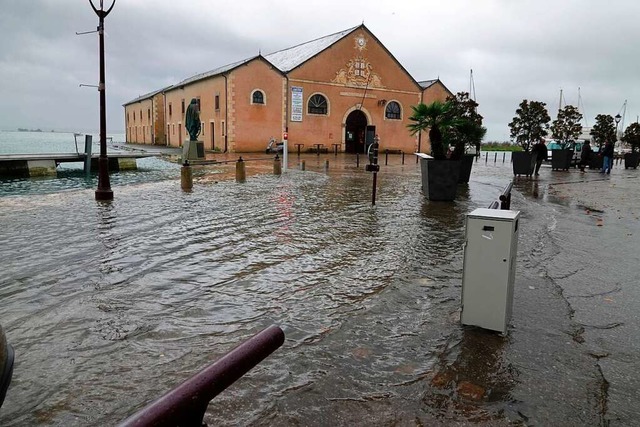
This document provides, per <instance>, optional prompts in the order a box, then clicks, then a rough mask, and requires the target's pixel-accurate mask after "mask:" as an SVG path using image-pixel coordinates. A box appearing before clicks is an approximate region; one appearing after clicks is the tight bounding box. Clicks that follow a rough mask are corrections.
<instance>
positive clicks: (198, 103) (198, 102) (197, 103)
mask: <svg viewBox="0 0 640 427" xmlns="http://www.w3.org/2000/svg"><path fill="white" fill-rule="evenodd" d="M196 105H197V106H198V111H200V97H197V98H196Z"/></svg>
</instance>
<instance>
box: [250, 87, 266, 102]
mask: <svg viewBox="0 0 640 427" xmlns="http://www.w3.org/2000/svg"><path fill="white" fill-rule="evenodd" d="M251 103H252V104H264V93H262V91H261V90H256V91H254V92H253V95H252V96H251Z"/></svg>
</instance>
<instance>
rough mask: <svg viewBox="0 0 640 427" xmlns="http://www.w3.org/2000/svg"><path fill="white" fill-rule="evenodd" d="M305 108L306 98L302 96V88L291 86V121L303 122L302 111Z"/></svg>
mask: <svg viewBox="0 0 640 427" xmlns="http://www.w3.org/2000/svg"><path fill="white" fill-rule="evenodd" d="M303 109H304V100H303V96H302V88H301V87H298V86H291V121H292V122H301V121H302V111H303Z"/></svg>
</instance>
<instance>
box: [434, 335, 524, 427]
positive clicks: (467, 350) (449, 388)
mask: <svg viewBox="0 0 640 427" xmlns="http://www.w3.org/2000/svg"><path fill="white" fill-rule="evenodd" d="M506 340H507V338H505V337H503V336H501V335H499V334H496V333H493V332H490V331H485V330H482V329H479V328H465V329H464V330H463V332H462V339H461V341H459V342H457V343H456V345H455V346H454V347H453V348H450V349H448V351H446V352H444V353H443V354H442V355H441V360H440V363H439V367H438V370H437V371H436V373H435V374H434V375H433V376H432V378H431V383H430V385H431V387H429V388H428V389H427V391H426V393H425V396H424V398H423V400H424V402H425V404H426V405H427V406H428V407H429V408H431V410H432V411H434V413H435V414H436V415H437V416H438V418H440V419H447V418H449V419H459V418H462V419H468V420H472V421H474V422H484V423H487V422H492V421H493V422H495V421H496V419H497V418H498V419H500V418H502V417H503V416H504V414H502V413H501V412H502V411H499V410H498V411H496V410H495V408H492V406H491V403H492V402H497V403H498V406H499V407H500V409H503V410H504V408H502V403H503V402H509V400H510V397H509V393H510V390H511V389H512V388H513V386H514V385H515V380H516V377H517V372H516V370H515V368H514V367H513V366H511V365H506V366H505V365H504V363H503V360H504V357H503V354H502V353H503V350H504V346H505V341H506ZM453 356H455V360H453V361H450V360H448V358H449V357H453ZM507 410H508V409H507Z"/></svg>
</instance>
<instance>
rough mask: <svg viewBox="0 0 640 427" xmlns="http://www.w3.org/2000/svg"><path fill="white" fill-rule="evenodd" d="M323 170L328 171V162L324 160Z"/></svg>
mask: <svg viewBox="0 0 640 427" xmlns="http://www.w3.org/2000/svg"><path fill="white" fill-rule="evenodd" d="M324 170H326V171H328V170H329V160H325V161H324Z"/></svg>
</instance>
